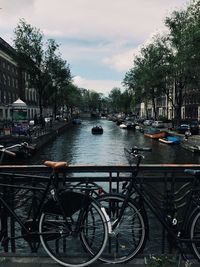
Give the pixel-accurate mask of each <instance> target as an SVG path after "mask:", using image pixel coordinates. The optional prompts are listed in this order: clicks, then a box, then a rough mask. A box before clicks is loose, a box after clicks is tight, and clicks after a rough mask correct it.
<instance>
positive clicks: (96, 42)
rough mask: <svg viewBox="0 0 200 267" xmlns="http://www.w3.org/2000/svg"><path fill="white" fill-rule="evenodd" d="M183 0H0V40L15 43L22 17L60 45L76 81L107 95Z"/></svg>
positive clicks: (181, 7)
mask: <svg viewBox="0 0 200 267" xmlns="http://www.w3.org/2000/svg"><path fill="white" fill-rule="evenodd" d="M187 3H188V1H186V0H57V1H55V0H54V1H53V0H0V37H1V38H3V39H4V40H5V41H7V42H8V43H9V44H10V45H12V44H13V41H12V40H13V38H14V29H15V27H16V26H17V24H18V23H19V20H20V19H22V18H24V19H25V21H26V22H27V23H29V24H31V26H33V27H36V28H38V29H40V30H41V32H42V33H43V34H44V36H45V38H46V39H49V38H52V39H54V40H55V41H56V42H57V43H58V44H59V50H60V52H61V55H62V58H63V59H64V60H66V61H67V63H68V64H69V66H70V69H71V74H72V76H73V79H74V83H75V84H76V85H77V86H78V87H80V88H85V89H90V90H94V91H97V92H99V93H103V94H104V95H107V94H108V93H109V92H110V91H111V90H112V89H113V88H114V87H119V88H121V89H123V85H122V81H123V79H124V77H125V74H126V72H127V71H128V70H129V69H130V68H131V67H132V66H133V60H134V56H135V55H136V54H137V53H138V51H139V50H140V48H141V46H142V45H144V44H145V43H146V42H148V40H150V39H151V38H152V36H153V35H154V34H156V33H158V32H159V33H163V32H165V31H166V28H165V25H164V19H165V18H166V17H167V16H170V14H171V13H172V12H173V11H174V10H177V9H183V8H184V7H185V5H186V4H187Z"/></svg>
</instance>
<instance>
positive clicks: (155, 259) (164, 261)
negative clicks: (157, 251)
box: [145, 254, 172, 267]
mask: <svg viewBox="0 0 200 267" xmlns="http://www.w3.org/2000/svg"><path fill="white" fill-rule="evenodd" d="M145 264H146V265H147V266H149V267H168V266H172V265H171V264H172V260H171V259H170V258H169V257H168V256H167V255H165V254H163V255H159V256H155V255H150V256H149V257H146V258H145Z"/></svg>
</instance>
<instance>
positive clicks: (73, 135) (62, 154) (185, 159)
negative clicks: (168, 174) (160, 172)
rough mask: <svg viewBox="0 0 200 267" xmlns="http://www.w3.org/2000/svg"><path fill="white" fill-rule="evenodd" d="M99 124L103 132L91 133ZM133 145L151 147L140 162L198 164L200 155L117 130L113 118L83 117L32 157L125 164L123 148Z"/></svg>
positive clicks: (140, 134)
mask: <svg viewBox="0 0 200 267" xmlns="http://www.w3.org/2000/svg"><path fill="white" fill-rule="evenodd" d="M97 124H101V125H102V127H103V129H104V133H103V134H102V135H93V134H92V133H91V129H92V127H93V126H95V125H97ZM134 145H137V146H141V147H144V146H145V147H151V148H152V152H151V153H146V155H145V159H144V160H143V163H152V164H156V163H200V156H199V155H197V154H194V153H192V152H190V151H187V150H185V149H183V148H182V147H180V146H179V145H173V146H170V145H166V144H163V143H160V142H158V141H156V140H152V139H150V138H146V137H144V135H143V134H142V133H140V132H139V131H137V130H136V131H133V130H129V131H128V130H124V129H120V128H119V126H117V125H116V124H115V123H114V122H112V121H107V120H84V121H83V122H82V124H81V125H70V126H69V127H68V129H67V130H66V132H65V133H63V134H62V135H60V136H58V138H57V139H56V140H54V141H53V142H52V143H50V144H48V145H46V146H45V147H44V148H43V149H41V151H39V152H38V153H37V154H36V155H35V156H34V157H33V158H32V159H31V160H30V163H31V164H41V163H42V162H43V161H44V160H47V159H48V160H56V161H58V160H64V161H68V162H70V163H71V164H97V165H115V164H126V163H127V161H126V159H125V157H124V147H132V146H134Z"/></svg>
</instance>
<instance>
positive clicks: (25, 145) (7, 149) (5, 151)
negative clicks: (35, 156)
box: [0, 142, 34, 162]
mask: <svg viewBox="0 0 200 267" xmlns="http://www.w3.org/2000/svg"><path fill="white" fill-rule="evenodd" d="M13 148H19V149H20V148H25V149H29V150H34V147H33V146H30V145H29V144H28V143H27V142H23V143H21V144H15V145H12V146H8V147H4V146H2V145H0V152H1V153H2V155H1V160H0V162H2V160H3V155H4V154H7V155H9V156H12V157H15V156H16V153H15V152H12V151H11V150H12V149H13Z"/></svg>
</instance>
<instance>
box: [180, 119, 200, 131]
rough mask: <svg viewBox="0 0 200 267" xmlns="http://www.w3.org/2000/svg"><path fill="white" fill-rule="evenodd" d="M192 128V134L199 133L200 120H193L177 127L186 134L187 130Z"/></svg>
mask: <svg viewBox="0 0 200 267" xmlns="http://www.w3.org/2000/svg"><path fill="white" fill-rule="evenodd" d="M188 130H190V132H191V134H199V123H198V121H191V122H189V123H183V124H181V125H180V126H179V127H177V132H178V133H180V134H185V132H186V131H188Z"/></svg>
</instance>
